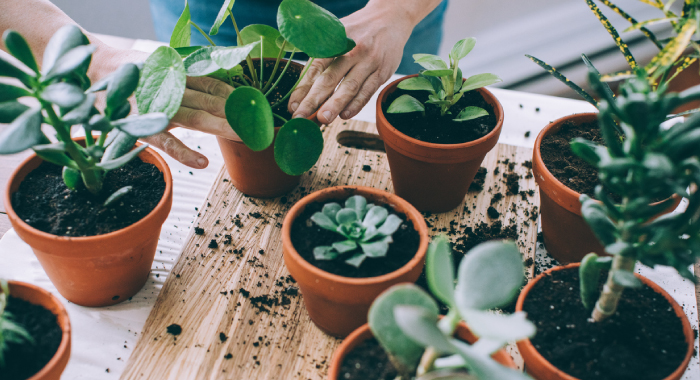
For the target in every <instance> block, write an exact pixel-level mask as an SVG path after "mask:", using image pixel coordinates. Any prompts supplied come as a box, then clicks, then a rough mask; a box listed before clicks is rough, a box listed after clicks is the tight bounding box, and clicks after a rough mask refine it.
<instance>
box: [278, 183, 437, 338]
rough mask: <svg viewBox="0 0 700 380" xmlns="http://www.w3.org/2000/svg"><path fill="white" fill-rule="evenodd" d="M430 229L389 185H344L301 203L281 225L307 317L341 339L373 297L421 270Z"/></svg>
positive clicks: (358, 323) (288, 263)
mask: <svg viewBox="0 0 700 380" xmlns="http://www.w3.org/2000/svg"><path fill="white" fill-rule="evenodd" d="M428 239H429V237H428V227H427V225H426V223H425V220H424V219H423V216H422V215H421V214H420V213H419V212H418V211H417V210H416V209H415V208H414V207H413V206H411V205H410V204H409V203H408V202H406V201H405V200H403V199H401V198H399V197H398V196H396V195H394V194H390V193H388V192H386V191H382V190H378V189H374V188H370V187H360V186H339V187H331V188H327V189H323V190H320V191H317V192H314V193H312V194H310V195H307V196H306V197H304V198H302V199H301V200H300V201H299V202H297V203H296V204H295V205H294V206H293V207H292V208H291V209H290V210H289V212H288V213H287V216H286V217H285V218H284V223H283V224H282V244H283V251H284V262H285V264H286V266H287V269H288V270H289V273H290V274H291V275H292V277H294V279H295V280H296V281H297V283H299V289H300V290H301V292H302V294H303V295H304V302H305V304H306V309H307V311H308V312H309V316H310V317H311V319H312V320H313V321H314V323H315V324H316V325H317V326H318V327H319V328H320V329H321V330H323V331H324V332H326V333H328V334H330V335H333V336H341V337H344V336H346V335H348V334H349V333H351V332H352V331H353V330H355V329H356V328H358V327H359V326H361V325H362V324H364V323H365V322H367V310H369V306H370V305H371V304H372V301H374V299H375V298H376V297H377V296H378V295H379V294H380V293H381V292H383V291H384V290H386V289H388V288H389V287H390V286H392V285H394V284H398V283H402V282H415V281H416V280H417V279H418V276H420V273H421V271H422V270H423V260H424V258H425V251H426V250H427V248H428Z"/></svg>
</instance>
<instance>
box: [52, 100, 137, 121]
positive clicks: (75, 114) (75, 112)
mask: <svg viewBox="0 0 700 380" xmlns="http://www.w3.org/2000/svg"><path fill="white" fill-rule="evenodd" d="M95 99H97V95H95V94H87V95H85V100H83V102H82V103H80V104H78V105H77V106H75V108H73V109H72V110H70V111H69V112H68V113H66V114H65V115H63V116H61V120H63V122H64V123H66V124H68V125H75V124H81V123H84V122H86V121H88V120H89V119H90V116H92V115H93V114H96V113H97V109H95V107H94V104H95ZM126 104H129V103H126Z"/></svg>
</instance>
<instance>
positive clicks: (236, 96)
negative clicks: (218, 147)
mask: <svg viewBox="0 0 700 380" xmlns="http://www.w3.org/2000/svg"><path fill="white" fill-rule="evenodd" d="M225 110H226V120H228V123H229V125H231V128H233V130H234V131H235V132H236V134H238V137H240V138H241V140H243V143H244V144H245V145H246V146H248V148H250V149H252V150H254V151H256V152H259V151H261V150H265V149H266V148H267V147H269V146H270V144H272V140H273V139H274V138H275V128H274V120H273V119H272V118H273V116H272V108H271V107H270V102H269V101H268V100H267V98H265V95H264V94H263V93H262V92H260V90H258V89H256V88H253V87H248V86H244V87H238V88H237V89H235V90H234V91H233V92H232V93H231V95H229V96H228V99H227V100H226V109H225Z"/></svg>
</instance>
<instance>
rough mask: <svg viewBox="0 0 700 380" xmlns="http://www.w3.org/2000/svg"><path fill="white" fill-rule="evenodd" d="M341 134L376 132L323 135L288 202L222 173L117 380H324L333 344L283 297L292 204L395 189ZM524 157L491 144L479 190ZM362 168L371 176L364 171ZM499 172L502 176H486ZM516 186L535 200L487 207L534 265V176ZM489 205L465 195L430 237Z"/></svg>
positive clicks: (499, 182)
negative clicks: (283, 236)
mask: <svg viewBox="0 0 700 380" xmlns="http://www.w3.org/2000/svg"><path fill="white" fill-rule="evenodd" d="M346 129H352V130H355V131H361V132H376V129H375V127H374V124H370V123H365V122H359V121H349V122H342V121H340V122H336V123H334V124H333V125H332V126H330V127H327V128H326V129H325V131H324V137H325V139H326V149H324V153H323V155H322V156H321V158H320V160H319V164H318V165H317V166H316V167H315V168H314V169H312V170H311V172H309V173H307V174H306V175H304V177H303V178H302V181H301V185H300V187H299V188H298V189H297V190H295V191H294V192H293V193H292V194H290V195H288V196H286V197H281V198H277V199H273V200H258V199H253V198H247V197H245V196H243V195H242V194H241V193H240V192H238V191H237V190H236V189H235V188H233V186H232V185H231V184H230V182H229V180H228V173H226V172H225V171H222V172H221V173H219V176H218V178H217V179H216V181H215V182H214V186H213V188H212V190H211V192H210V193H209V196H208V197H207V200H206V202H205V204H204V205H203V207H202V208H201V209H200V211H201V212H200V215H199V217H198V218H197V220H196V221H195V224H194V225H195V226H199V227H201V228H203V229H204V233H203V234H202V235H196V234H194V233H193V234H192V235H190V236H189V238H188V240H187V243H186V244H185V246H184V248H183V251H182V254H181V256H180V258H179V259H178V261H177V263H176V265H175V266H174V267H173V270H172V272H171V274H170V275H169V277H168V279H167V280H166V282H165V285H164V287H163V289H162V290H161V293H160V295H159V296H158V299H157V301H156V304H155V306H154V308H153V310H152V311H151V314H150V315H149V317H148V320H147V322H146V325H145V327H144V329H143V332H142V335H141V337H140V339H139V342H138V344H137V345H136V348H135V350H134V352H133V353H132V355H131V358H130V359H129V362H128V364H127V368H126V369H125V371H124V373H123V375H122V378H123V379H213V378H232V379H300V380H301V379H319V380H320V379H325V378H326V371H327V368H328V365H329V362H330V358H331V356H332V354H333V351H334V349H335V347H336V346H337V345H338V343H339V340H337V339H334V338H331V337H328V336H326V335H325V334H324V333H322V332H321V331H320V330H319V329H317V328H316V327H315V326H314V325H313V323H312V322H311V321H310V319H309V318H308V314H307V313H306V310H305V308H304V304H303V302H302V297H301V296H295V295H293V294H292V295H290V294H289V293H293V290H294V289H295V288H294V283H293V282H292V280H290V278H289V277H288V272H287V270H286V269H285V267H284V264H283V260H282V244H281V240H280V227H281V223H282V220H283V218H284V215H285V213H286V211H287V210H288V208H289V207H290V206H291V205H292V204H293V203H294V202H295V201H297V200H298V199H300V197H302V196H304V195H306V194H308V193H309V192H312V191H315V190H319V189H321V188H325V187H329V186H335V185H345V184H355V185H363V186H373V187H377V188H382V189H386V190H388V191H392V185H391V179H390V173H389V166H388V163H387V160H386V156H385V154H384V153H381V152H376V151H366V150H360V149H354V148H347V147H344V146H340V145H339V144H337V142H336V137H337V134H338V132H340V131H341V130H346ZM531 155H532V151H531V150H530V149H526V148H518V147H513V146H506V145H498V146H497V148H495V149H494V150H493V151H492V152H491V153H490V154H489V155H488V156H487V158H486V159H485V162H484V164H483V165H484V166H485V167H488V168H491V169H490V170H489V171H490V172H489V173H488V175H486V178H485V189H489V188H492V189H503V188H504V182H503V178H504V177H503V175H502V173H503V172H505V171H508V170H507V167H508V165H507V164H506V163H505V162H506V160H508V161H509V162H513V161H514V162H520V163H522V162H524V161H526V160H530V158H531ZM499 161H500V163H499ZM365 165H368V166H369V168H370V171H368V172H367V171H365V170H366V169H367V167H364V166H365ZM497 166H498V167H499V169H500V174H498V175H493V172H492V169H493V168H495V167H497ZM363 167H364V169H365V170H363ZM514 170H515V171H516V172H518V173H520V174H522V175H526V174H527V172H528V169H527V168H525V167H524V166H522V165H520V164H516V165H514ZM520 187H521V190H524V191H528V190H533V195H532V196H525V197H524V198H525V199H526V200H523V197H521V196H520V195H515V196H506V197H505V198H504V199H502V200H501V201H499V202H496V203H494V207H495V208H496V209H497V210H498V211H499V212H501V217H500V220H502V221H503V223H504V224H511V223H515V224H516V225H517V226H518V230H519V231H520V238H519V242H518V244H519V245H520V247H521V250H522V252H523V253H524V254H525V256H526V257H533V255H534V252H535V244H536V243H535V240H536V235H537V231H536V228H537V226H536V223H535V222H533V219H534V218H533V215H532V214H531V213H532V208H533V207H536V204H537V202H538V199H539V197H538V195H537V194H536V187H535V181H534V178H524V179H521V180H520ZM491 198H492V195H491V194H488V193H487V192H486V191H483V192H471V193H469V195H468V196H467V197H466V198H465V201H464V203H463V204H462V205H461V206H460V207H458V208H457V209H456V210H455V211H452V212H448V213H444V214H437V215H429V216H427V219H428V221H429V223H430V225H432V230H433V233H438V232H439V231H441V230H443V229H445V230H446V231H449V230H450V227H451V225H450V223H451V222H452V221H453V220H456V221H457V222H459V224H460V225H464V226H473V225H475V224H476V223H478V222H481V221H486V222H492V221H493V219H489V218H488V217H487V216H486V210H487V209H488V207H489V206H490V205H491ZM513 204H514V205H515V206H512V205H513ZM535 217H536V216H535ZM460 235H461V234H460V233H457V234H455V235H454V236H452V238H453V239H454V238H458V237H459V236H460ZM212 241H213V242H214V243H215V244H214V243H212ZM209 247H214V248H209ZM529 272H530V273H532V272H533V271H532V268H530V270H529ZM288 289H292V291H290V290H288ZM247 292H249V293H250V294H247ZM173 324H177V325H179V326H181V328H182V333H181V334H180V335H177V336H174V335H172V334H169V333H168V332H167V329H168V326H171V325H173Z"/></svg>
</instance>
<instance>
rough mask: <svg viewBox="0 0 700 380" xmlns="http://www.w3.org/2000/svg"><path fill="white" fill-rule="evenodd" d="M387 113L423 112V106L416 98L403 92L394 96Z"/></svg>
mask: <svg viewBox="0 0 700 380" xmlns="http://www.w3.org/2000/svg"><path fill="white" fill-rule="evenodd" d="M386 112H387V113H407V112H425V106H423V104H422V103H421V102H419V101H418V99H416V98H414V97H412V96H411V95H406V94H403V95H401V96H399V97H398V98H396V100H394V101H393V102H392V103H391V105H389V108H388V109H387V110H386Z"/></svg>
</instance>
